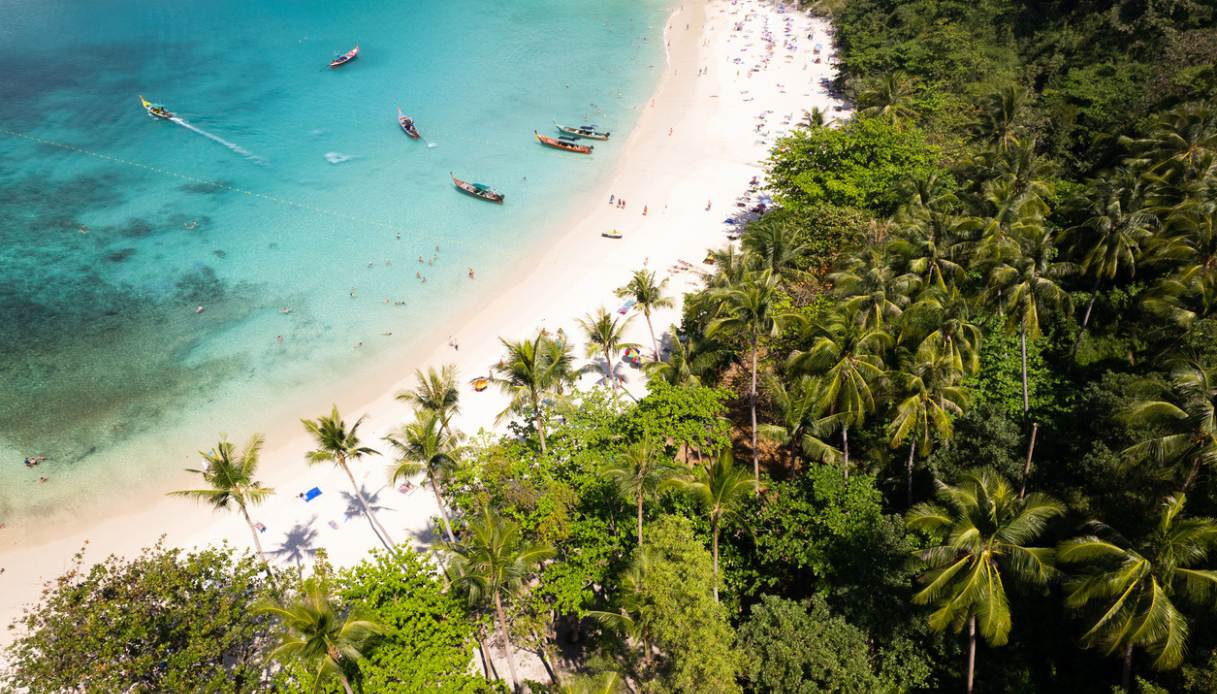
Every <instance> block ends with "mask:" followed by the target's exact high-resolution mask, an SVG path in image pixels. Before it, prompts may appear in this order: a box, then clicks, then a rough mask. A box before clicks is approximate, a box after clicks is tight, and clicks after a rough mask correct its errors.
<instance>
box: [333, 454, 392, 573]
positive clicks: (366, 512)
mask: <svg viewBox="0 0 1217 694" xmlns="http://www.w3.org/2000/svg"><path fill="white" fill-rule="evenodd" d="M338 465H339V466H340V467H341V468H342V471H343V472H345V473H346V474H347V479H349V480H350V481H351V488H352V489H354V490H355V497H356V498H358V499H359V505H360V506H362V507H363V516H364V518H367V519H368V525H370V526H372V532H373V533H374V534H375V535H376V538H377V539H379V540H380V543H381V544H382V545H384V546H385V549H387V550H389V551H392V550H393V540H391V539H389V534H388V533H386V532H385V529H384V528H382V527H380V523H377V522H376V517H375V515H374V514H373V513H372V509H371V507H370V506H369V505H368V500H367V499H365V498H363V490H362V489H360V488H359V484H358V483H356V482H355V475H352V474H351V468H349V467H347V464H346V461H345V460H341V459H340V460H339V461H338Z"/></svg>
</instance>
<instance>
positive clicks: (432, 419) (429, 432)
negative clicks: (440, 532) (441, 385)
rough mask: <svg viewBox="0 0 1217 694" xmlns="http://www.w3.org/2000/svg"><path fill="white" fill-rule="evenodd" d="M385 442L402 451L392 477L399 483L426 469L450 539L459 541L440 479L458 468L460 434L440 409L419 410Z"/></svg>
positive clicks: (394, 481)
mask: <svg viewBox="0 0 1217 694" xmlns="http://www.w3.org/2000/svg"><path fill="white" fill-rule="evenodd" d="M385 441H387V442H388V443H389V445H391V446H393V448H394V449H396V450H397V453H398V458H397V462H396V463H395V465H394V467H393V468H392V471H391V472H390V475H389V480H390V481H391V482H393V483H396V482H397V481H398V480H399V479H408V478H410V477H413V476H414V475H417V474H418V473H419V472H424V471H425V472H426V474H427V484H429V485H430V486H431V492H432V493H433V494H435V503H436V505H437V506H439V514H440V518H441V519H442V520H443V521H444V534H446V535H447V536H448V542H456V538H455V537H454V536H453V535H452V523H451V522H450V521H449V520H448V511H447V508H446V507H445V506H444V497H443V496H441V495H440V493H439V482H438V481H437V480H438V479H441V478H443V477H446V476H447V475H449V474H451V473H452V471H453V470H455V469H456V455H457V443H458V441H459V436H458V435H454V434H452V433H450V432H448V431H447V430H445V428H444V421H443V419H442V416H441V415H440V414H439V413H438V412H436V411H434V410H418V411H417V412H415V413H414V421H413V422H410V423H409V424H405V425H403V426H402V427H401V428H400V429H398V430H397V433H396V434H394V435H390V436H386V437H385Z"/></svg>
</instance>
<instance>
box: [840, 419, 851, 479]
mask: <svg viewBox="0 0 1217 694" xmlns="http://www.w3.org/2000/svg"><path fill="white" fill-rule="evenodd" d="M841 451H842V453H843V456H842V460H841V464H842V466H843V467H844V468H845V481H846V482H848V481H849V422H845V423H844V424H842V425H841Z"/></svg>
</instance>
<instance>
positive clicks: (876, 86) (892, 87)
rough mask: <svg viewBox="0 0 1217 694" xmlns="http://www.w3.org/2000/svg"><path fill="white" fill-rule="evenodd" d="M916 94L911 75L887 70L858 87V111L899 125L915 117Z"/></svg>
mask: <svg viewBox="0 0 1217 694" xmlns="http://www.w3.org/2000/svg"><path fill="white" fill-rule="evenodd" d="M916 95H917V88H916V83H915V81H914V79H913V78H912V77H909V76H908V75H906V74H904V73H903V72H889V73H887V74H885V75H883V76H882V77H879V78H878V79H875V80H872V81H869V82H867V83H865V84H863V85H862V87H861V88H860V89H858V93H857V98H858V112H859V113H861V114H863V115H866V116H874V117H876V118H883V119H886V120H888V121H890V122H891V123H892V124H894V125H899V124H901V123H903V122H904V121H906V120H912V119H914V118H915V117H916V115H917V112H916V110H915V109H914V108H913V98H914V97H915V96H916Z"/></svg>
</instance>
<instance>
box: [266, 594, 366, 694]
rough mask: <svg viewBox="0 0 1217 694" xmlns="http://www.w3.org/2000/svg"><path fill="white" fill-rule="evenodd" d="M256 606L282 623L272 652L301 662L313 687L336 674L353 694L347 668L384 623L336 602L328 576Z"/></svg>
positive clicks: (334, 677) (318, 686)
mask: <svg viewBox="0 0 1217 694" xmlns="http://www.w3.org/2000/svg"><path fill="white" fill-rule="evenodd" d="M258 611H259V612H262V613H265V614H269V615H272V616H274V617H276V618H278V620H279V621H280V623H281V624H282V627H283V635H282V638H281V639H280V640H279V644H278V645H277V646H276V647H275V649H274V650H273V651H271V652H270V657H271V658H273V659H275V660H280V661H283V662H287V663H298V664H299V665H300V666H301V667H303V668H304V669H305V671H306V672H308V673H309V675H310V676H311V677H312V678H313V682H314V689H318V688H320V687H321V685H323V684H324V683H326V682H327V681H329V680H331V679H337V680H338V682H339V683H340V684H342V688H343V689H344V690H345V691H346V694H354V690H353V689H351V680H350V678H349V677H348V676H347V673H348V668H350V667H353V666H355V665H356V664H357V663H358V662H359V661H360V660H362V659H363V648H364V645H365V644H366V643H367V641H368V639H369V638H371V637H372V636H373V635H375V634H381V633H384V631H385V629H384V627H383V626H381V625H380V624H378V623H376V622H374V621H371V620H368V619H361V618H360V615H359V614H358V613H356V612H355V611H351V612H347V611H344V610H343V609H342V608H341V607H340V606H339V605H338V604H336V600H335V598H334V597H333V596H332V595H331V593H330V586H329V583H328V581H327V580H326V578H325V577H324V576H311V577H309V578H306V579H304V581H302V582H301V585H300V592H299V594H298V595H297V596H295V598H294V599H293V600H291V601H289V602H282V601H273V602H264V603H263V604H261V605H260V606H259V609H258Z"/></svg>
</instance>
